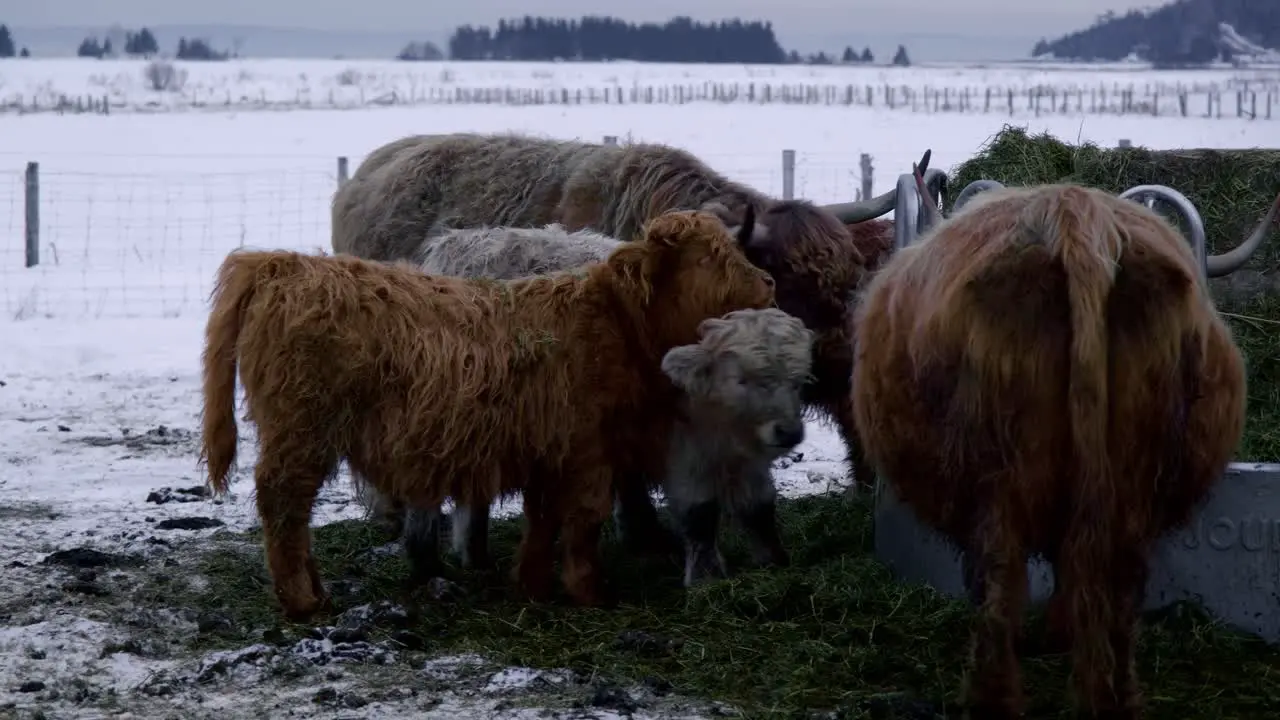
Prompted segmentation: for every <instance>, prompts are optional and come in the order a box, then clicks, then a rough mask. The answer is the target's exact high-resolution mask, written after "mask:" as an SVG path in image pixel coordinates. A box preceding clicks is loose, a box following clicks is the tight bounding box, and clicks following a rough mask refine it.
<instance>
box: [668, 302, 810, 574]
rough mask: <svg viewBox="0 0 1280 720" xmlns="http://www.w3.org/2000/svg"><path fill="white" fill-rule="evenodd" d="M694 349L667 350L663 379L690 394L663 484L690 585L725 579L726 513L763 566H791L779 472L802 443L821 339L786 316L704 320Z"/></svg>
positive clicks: (753, 313)
mask: <svg viewBox="0 0 1280 720" xmlns="http://www.w3.org/2000/svg"><path fill="white" fill-rule="evenodd" d="M699 335H700V340H699V342H698V343H697V344H696V345H684V346H681V347H677V348H673V349H672V350H670V351H668V352H667V354H666V356H665V357H664V358H663V361H662V370H663V372H665V373H666V374H667V376H668V377H670V378H671V380H672V382H674V383H675V384H676V385H677V386H678V387H680V388H681V389H682V390H684V392H685V394H686V399H685V402H686V403H687V408H686V409H687V418H686V420H685V421H683V422H682V423H681V424H680V425H679V426H678V427H677V428H676V431H675V433H674V434H673V436H672V441H671V446H670V457H669V466H668V469H667V476H666V478H665V480H664V482H663V489H664V491H665V492H666V495H667V498H668V501H669V502H670V505H671V511H672V514H673V515H674V516H675V517H676V519H677V522H678V523H679V525H680V527H681V530H682V532H683V534H684V541H685V571H684V582H685V585H686V586H688V585H691V584H693V583H694V582H697V581H698V580H700V579H702V578H705V577H722V576H724V575H726V574H727V571H726V569H725V565H724V559H723V557H721V555H720V551H719V549H718V547H717V544H716V534H717V527H718V524H719V519H720V513H721V510H722V509H724V510H728V511H729V513H730V515H731V516H732V517H733V518H734V519H736V520H737V522H738V524H739V526H740V527H741V528H742V529H743V531H744V532H745V533H746V535H747V537H748V540H749V542H750V544H751V554H752V557H753V559H754V560H755V561H756V563H757V564H761V565H786V564H787V563H788V556H787V552H786V550H785V549H783V547H782V542H781V540H780V538H779V537H778V527H777V519H776V514H775V500H776V496H777V493H776V490H775V488H774V483H773V474H772V472H771V469H770V468H771V466H772V464H773V462H774V461H775V460H777V459H778V458H779V457H781V456H782V455H783V454H785V453H786V452H788V451H790V450H791V449H792V448H794V447H795V446H796V445H798V444H799V443H800V442H801V441H802V440H804V417H803V414H804V403H803V401H802V398H801V389H802V388H803V387H804V385H805V383H806V382H808V381H809V373H810V370H811V366H812V350H811V347H812V343H813V333H812V332H811V331H810V330H808V329H807V328H805V326H804V323H802V322H801V321H800V320H799V319H797V318H795V317H792V316H791V315H788V314H786V313H784V312H782V311H781V310H777V309H772V308H771V309H768V310H739V311H735V312H731V313H729V314H728V315H725V316H724V317H721V318H716V319H713V320H706V321H704V322H703V323H702V326H701V327H700V328H699Z"/></svg>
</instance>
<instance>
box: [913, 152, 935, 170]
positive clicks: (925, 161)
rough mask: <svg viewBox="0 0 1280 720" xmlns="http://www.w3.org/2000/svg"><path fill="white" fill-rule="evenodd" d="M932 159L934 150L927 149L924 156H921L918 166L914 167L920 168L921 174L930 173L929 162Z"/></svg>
mask: <svg viewBox="0 0 1280 720" xmlns="http://www.w3.org/2000/svg"><path fill="white" fill-rule="evenodd" d="M932 157H933V148H927V149H926V150H925V151H924V154H923V155H921V156H920V162H918V163H916V165H915V166H913V167H917V166H918V167H919V168H920V172H922V173H926V172H929V160H930V159H931V158H932Z"/></svg>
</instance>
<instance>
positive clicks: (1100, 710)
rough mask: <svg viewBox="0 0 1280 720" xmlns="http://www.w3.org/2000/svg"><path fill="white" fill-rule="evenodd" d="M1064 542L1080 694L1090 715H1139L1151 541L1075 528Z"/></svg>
mask: <svg viewBox="0 0 1280 720" xmlns="http://www.w3.org/2000/svg"><path fill="white" fill-rule="evenodd" d="M1066 547H1067V549H1066V551H1065V552H1064V553H1063V558H1062V561H1063V562H1062V565H1063V573H1062V574H1063V581H1064V582H1063V585H1064V588H1063V589H1064V590H1065V591H1066V593H1067V597H1066V601H1065V602H1066V603H1067V613H1068V614H1069V618H1070V625H1069V628H1068V629H1069V632H1070V636H1071V641H1072V642H1071V650H1072V653H1071V670H1072V673H1071V674H1072V681H1073V685H1074V690H1075V694H1076V699H1077V701H1078V702H1079V703H1081V704H1082V705H1083V707H1082V708H1081V710H1082V711H1084V712H1085V713H1086V714H1088V715H1090V716H1092V717H1097V718H1110V719H1114V720H1133V719H1136V718H1138V717H1140V716H1141V705H1142V697H1141V692H1140V689H1139V686H1138V679H1137V670H1136V668H1135V666H1134V656H1135V652H1136V645H1137V625H1138V616H1139V613H1140V611H1141V607H1142V599H1143V595H1144V591H1145V588H1146V580H1147V575H1148V572H1149V569H1148V566H1147V552H1146V547H1147V545H1146V543H1144V542H1142V541H1141V540H1140V539H1134V538H1123V539H1119V540H1117V541H1116V542H1105V539H1100V538H1098V537H1097V536H1096V535H1093V534H1092V533H1091V532H1089V530H1088V529H1085V530H1075V529H1074V528H1073V531H1072V532H1069V536H1068V544H1067V546H1066Z"/></svg>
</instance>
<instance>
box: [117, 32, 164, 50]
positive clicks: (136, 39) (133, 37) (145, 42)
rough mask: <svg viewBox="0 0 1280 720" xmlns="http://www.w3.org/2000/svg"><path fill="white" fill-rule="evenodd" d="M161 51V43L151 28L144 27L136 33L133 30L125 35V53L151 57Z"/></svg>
mask: <svg viewBox="0 0 1280 720" xmlns="http://www.w3.org/2000/svg"><path fill="white" fill-rule="evenodd" d="M159 52H160V44H159V43H157V42H156V36H155V35H152V34H151V31H150V30H149V29H147V28H142V29H141V30H139V31H138V32H136V33H132V32H131V33H128V34H127V35H125V41H124V53H125V55H141V56H143V57H151V56H152V55H155V54H157V53H159Z"/></svg>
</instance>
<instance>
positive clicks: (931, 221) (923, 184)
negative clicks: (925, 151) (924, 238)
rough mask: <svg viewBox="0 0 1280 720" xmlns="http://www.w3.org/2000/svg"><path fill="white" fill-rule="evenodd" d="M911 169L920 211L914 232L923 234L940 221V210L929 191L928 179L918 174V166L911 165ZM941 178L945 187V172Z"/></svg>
mask: <svg viewBox="0 0 1280 720" xmlns="http://www.w3.org/2000/svg"><path fill="white" fill-rule="evenodd" d="M911 169H912V170H913V171H914V173H915V176H914V177H915V181H916V192H917V193H918V194H919V195H920V211H919V219H918V220H917V222H916V232H918V233H920V234H921V235H923V234H925V233H927V232H929V231H930V230H932V229H933V228H935V227H937V226H938V225H939V224H940V223H941V222H942V210H940V209H939V208H938V201H937V200H936V199H935V197H934V195H933V194H932V193H931V192H930V188H929V186H928V183H929V181H928V180H926V179H925V178H924V176H923V175H921V174H920V168H919V167H915V166H913V167H912V168H911ZM938 172H940V171H938ZM926 174H927V173H926ZM942 179H943V184H944V187H945V183H946V175H945V174H944V175H943V176H942Z"/></svg>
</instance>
